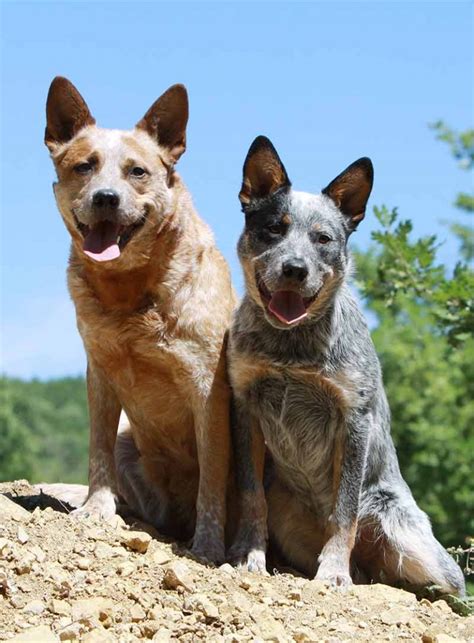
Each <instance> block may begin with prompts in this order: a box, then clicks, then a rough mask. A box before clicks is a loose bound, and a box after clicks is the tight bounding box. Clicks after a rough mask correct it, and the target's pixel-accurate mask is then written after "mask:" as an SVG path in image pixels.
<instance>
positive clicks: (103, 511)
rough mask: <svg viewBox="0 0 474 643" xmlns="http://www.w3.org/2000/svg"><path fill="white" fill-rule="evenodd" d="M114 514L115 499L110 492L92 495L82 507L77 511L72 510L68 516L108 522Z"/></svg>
mask: <svg viewBox="0 0 474 643" xmlns="http://www.w3.org/2000/svg"><path fill="white" fill-rule="evenodd" d="M115 514H116V504H115V498H114V496H113V494H112V493H110V492H103V491H102V492H98V493H96V494H93V495H92V496H91V497H90V498H89V499H88V500H87V501H86V502H85V503H84V504H83V505H82V507H79V508H78V509H74V511H71V513H70V514H69V515H70V516H73V517H74V518H79V519H81V518H100V519H101V520H109V519H110V518H112V516H115Z"/></svg>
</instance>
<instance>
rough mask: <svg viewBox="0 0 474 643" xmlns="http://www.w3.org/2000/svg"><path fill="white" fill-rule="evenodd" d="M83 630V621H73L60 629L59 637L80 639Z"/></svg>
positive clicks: (71, 639) (72, 639) (66, 639)
mask: <svg viewBox="0 0 474 643" xmlns="http://www.w3.org/2000/svg"><path fill="white" fill-rule="evenodd" d="M83 631H84V627H83V625H81V623H71V624H70V625H68V626H67V627H64V628H63V629H61V630H60V632H59V638H60V639H61V641H78V640H79V637H80V636H81V634H82V632H83Z"/></svg>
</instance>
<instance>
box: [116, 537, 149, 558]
mask: <svg viewBox="0 0 474 643" xmlns="http://www.w3.org/2000/svg"><path fill="white" fill-rule="evenodd" d="M121 542H122V544H123V545H125V546H126V547H128V548H129V549H131V550H132V551H137V552H138V553H140V554H144V553H145V552H146V551H147V549H148V547H149V545H150V542H151V536H150V534H147V533H146V531H124V532H122V535H121Z"/></svg>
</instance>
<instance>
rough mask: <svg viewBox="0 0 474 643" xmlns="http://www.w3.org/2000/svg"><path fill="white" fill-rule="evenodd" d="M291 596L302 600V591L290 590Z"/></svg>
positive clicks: (295, 599)
mask: <svg viewBox="0 0 474 643" xmlns="http://www.w3.org/2000/svg"><path fill="white" fill-rule="evenodd" d="M290 598H291V599H292V600H294V601H300V600H301V592H300V591H299V590H292V591H291V592H290Z"/></svg>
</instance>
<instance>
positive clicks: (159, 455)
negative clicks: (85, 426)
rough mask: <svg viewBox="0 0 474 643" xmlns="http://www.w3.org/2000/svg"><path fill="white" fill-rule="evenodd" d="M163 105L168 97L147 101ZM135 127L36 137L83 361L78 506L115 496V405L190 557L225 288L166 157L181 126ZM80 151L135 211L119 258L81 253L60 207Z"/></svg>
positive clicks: (220, 488) (222, 435)
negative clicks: (139, 172) (46, 155)
mask: <svg viewBox="0 0 474 643" xmlns="http://www.w3.org/2000/svg"><path fill="white" fill-rule="evenodd" d="M175 87H177V86H175ZM171 90H173V88H171ZM171 90H168V92H167V94H168V93H169V92H171V93H172V91H171ZM183 91H185V90H184V88H183ZM53 94H54V92H53ZM164 96H166V94H165V95H164ZM178 100H179V101H182V94H181V95H178ZM158 103H159V101H157V103H155V105H154V106H153V107H156V106H157V104H158ZM167 104H169V96H168V98H167V100H166V101H165V102H164V103H162V104H161V107H160V105H158V108H159V109H162V110H163V109H164V107H163V105H165V106H166V105H167ZM186 105H187V104H186ZM152 109H153V108H152ZM152 116H153V114H152V113H151V110H149V112H147V118H148V119H152ZM186 119H187V112H186ZM186 119H185V120H186ZM184 124H185V121H184ZM145 125H146V122H145V121H144V120H143V119H142V121H141V122H140V124H139V127H137V129H135V130H134V131H132V132H114V131H111V130H101V129H99V128H97V127H95V126H94V125H86V127H85V128H82V129H81V131H80V134H79V135H78V136H76V137H75V138H72V140H70V141H67V142H64V141H57V142H55V141H51V140H49V141H47V142H48V146H49V147H50V149H51V150H52V157H53V161H54V163H55V166H56V169H57V174H58V179H59V182H58V184H57V185H56V190H55V191H56V197H57V202H58V206H59V209H60V211H61V214H62V216H63V218H64V220H65V223H66V226H67V228H68V230H69V231H70V233H71V236H72V249H71V257H70V262H69V269H68V284H69V289H70V293H71V296H72V298H73V301H74V304H75V307H76V313H77V324H78V328H79V332H80V333H81V336H82V339H83V342H84V346H85V349H86V352H87V358H88V392H89V408H90V418H91V449H90V473H89V479H90V489H89V500H88V502H87V503H86V507H87V506H88V505H89V506H88V509H89V510H91V511H95V512H98V513H107V512H109V513H110V512H111V511H112V509H111V507H110V499H109V500H106V501H105V505H107V510H104V501H103V499H101V500H99V501H98V502H95V498H96V497H97V496H98V495H99V496H100V493H102V491H101V490H104V489H105V490H107V489H109V490H110V492H111V494H112V496H113V495H117V480H116V479H115V464H114V445H115V440H116V434H117V427H118V421H119V415H120V411H121V409H123V410H124V411H125V412H126V415H127V417H128V420H129V422H130V431H131V435H132V437H133V441H134V442H135V445H136V448H137V449H138V452H139V453H140V455H141V458H140V463H139V464H140V469H141V470H142V471H143V472H144V475H145V478H146V481H147V484H149V485H150V486H155V487H156V488H158V489H162V490H164V491H165V492H166V494H167V497H168V499H169V501H170V503H171V512H172V511H173V507H175V508H176V512H179V514H180V516H182V520H181V523H180V524H181V531H180V533H177V534H175V535H176V536H177V537H185V536H186V535H188V534H192V533H193V532H194V531H195V538H194V551H195V553H196V554H197V555H202V556H204V557H208V558H212V559H221V558H222V556H223V533H224V522H225V511H226V507H225V497H226V487H227V480H228V469H229V457H230V441H229V440H230V438H229V397H230V390H229V386H228V383H227V377H226V367H225V332H226V330H227V328H228V325H229V322H230V316H231V312H232V309H233V307H234V304H235V295H234V292H233V290H232V286H231V282H230V275H229V270H228V267H227V265H226V263H225V260H224V259H223V257H222V256H221V254H220V253H219V252H218V250H217V249H216V247H215V245H214V240H213V238H212V234H211V232H210V230H209V228H208V227H207V225H206V224H205V223H204V222H203V221H202V220H201V219H200V218H199V217H198V215H197V214H196V212H195V211H194V208H193V206H192V203H191V198H190V196H189V193H188V191H187V190H186V187H185V186H184V184H183V183H182V181H181V179H180V178H179V176H178V175H177V174H175V173H174V171H173V168H172V165H170V162H169V159H170V158H172V159H173V160H176V158H177V157H178V156H179V154H180V153H182V151H184V138H183V137H184V134H183V133H182V132H181V133H179V132H177V133H175V132H171V134H173V135H174V134H176V136H178V135H179V134H180V135H181V139H180V140H179V141H177V142H176V141H174V138H170V140H169V141H168V142H169V147H166V148H163V147H160V146H159V145H157V144H156V141H155V140H153V138H152V135H151V134H152V133H151V132H147V131H145V129H144V127H145ZM168 134H169V132H168ZM171 134H169V136H171ZM163 137H164V134H163ZM175 138H176V137H175ZM158 142H159V141H158ZM175 143H176V144H175ZM111 156H112V158H111ZM91 158H93V159H95V163H96V171H97V173H99V172H100V171H101V168H103V167H105V165H104V164H105V163H108V164H109V165H110V166H111V168H112V170H113V168H114V166H115V167H116V170H117V176H118V177H119V179H120V180H122V181H126V183H125V184H124V186H123V190H124V191H125V193H126V195H127V198H129V199H130V201H131V203H132V204H133V207H134V208H135V207H136V208H137V210H140V209H141V210H140V211H145V212H146V213H147V215H146V221H145V223H144V225H143V226H142V228H141V229H139V230H138V232H137V233H136V234H134V236H133V237H132V238H131V239H130V241H129V242H128V244H127V245H126V247H125V248H124V250H123V252H122V254H121V256H120V257H119V258H118V259H115V260H113V261H108V262H104V263H98V262H96V261H94V260H92V259H91V258H89V257H88V256H87V255H86V254H84V252H83V250H82V243H83V238H82V236H81V233H80V232H79V230H78V228H77V225H76V222H75V220H74V216H73V214H72V209H73V208H75V207H77V204H78V203H79V204H81V199H84V198H85V197H84V194H85V193H86V191H87V189H88V184H87V181H88V180H90V181H92V180H94V178H93V177H92V178H91V179H88V178H87V177H85V178H84V177H82V176H78V175H77V174H75V173H74V170H73V169H72V168H74V166H75V165H77V164H78V163H81V162H84V161H87V160H90V159H91ZM130 165H140V166H143V167H145V168H148V169H149V170H150V176H147V177H145V180H140V181H138V180H135V179H133V177H132V178H130V179H129V178H128V169H127V168H128V166H130ZM170 173H171V174H172V177H171V176H170ZM106 187H108V186H106ZM112 496H111V497H112ZM196 510H197V515H196ZM164 527H166V525H164Z"/></svg>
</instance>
